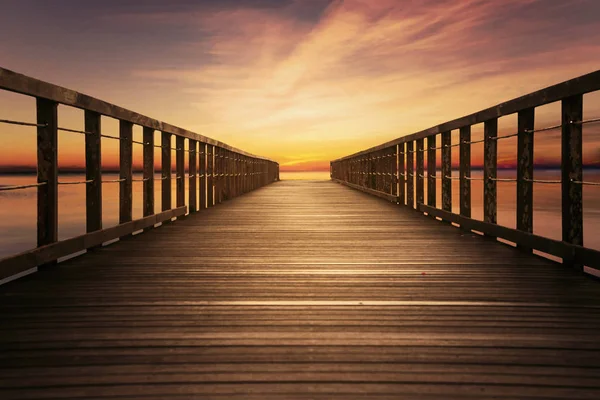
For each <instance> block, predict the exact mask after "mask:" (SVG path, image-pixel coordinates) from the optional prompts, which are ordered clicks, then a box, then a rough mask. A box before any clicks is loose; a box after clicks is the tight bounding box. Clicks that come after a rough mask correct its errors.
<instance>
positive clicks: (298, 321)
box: [0, 181, 600, 400]
mask: <svg viewBox="0 0 600 400" xmlns="http://www.w3.org/2000/svg"><path fill="white" fill-rule="evenodd" d="M378 193H381V192H378ZM420 207H421V212H423V211H424V210H425V211H427V212H429V213H431V214H434V213H441V214H440V215H441V217H446V216H448V217H449V218H458V219H456V220H453V221H458V222H460V223H465V221H464V220H463V218H465V217H460V216H456V215H453V214H451V213H448V212H443V211H441V210H436V209H432V208H429V209H426V208H424V207H427V206H424V205H421V206H420ZM183 212H185V211H183ZM473 223H474V224H480V225H482V226H480V225H474V227H476V228H480V229H484V228H485V229H487V227H488V226H489V227H490V229H494V231H492V236H498V237H502V235H504V233H502V232H503V231H502V230H503V229H507V228H503V227H501V226H497V225H495V224H485V223H484V222H482V221H474V222H473ZM513 231H515V232H516V234H517V235H531V234H528V233H525V232H520V231H517V230H513ZM407 232H408V233H407ZM117 233H118V234H119V235H121V234H122V231H119V232H117ZM92 235H94V236H95V237H96V238H98V237H100V232H97V233H93V234H92ZM367 239H368V240H367ZM527 240H529V239H527ZM423 243H434V244H435V249H436V251H431V246H423ZM529 244H530V245H531V243H529ZM556 246H558V247H556ZM560 246H570V245H568V244H566V243H562V242H559V241H558V242H557V243H551V244H550V245H548V247H549V248H560ZM582 251H587V250H582ZM596 260H598V258H596ZM586 262H589V260H588V261H586ZM597 292H598V288H597V283H596V282H595V281H593V280H591V279H586V278H585V277H583V276H582V275H581V274H580V273H578V272H577V271H574V270H572V269H569V268H563V267H562V266H560V265H558V264H556V263H553V262H550V261H548V260H543V259H540V258H538V257H535V256H533V255H531V254H526V253H523V252H521V251H518V250H517V249H514V248H512V247H509V246H506V245H502V244H499V243H497V242H496V241H493V240H489V239H487V238H483V237H481V236H479V235H475V234H470V233H468V232H465V231H464V230H459V229H455V228H453V227H451V226H449V224H440V223H439V222H437V221H435V220H433V219H432V218H426V217H424V216H422V215H420V214H419V213H417V212H413V211H412V210H409V209H408V208H405V207H398V206H397V205H396V204H394V203H393V202H390V201H381V199H378V198H375V197H374V196H370V195H367V194H365V193H361V192H359V191H358V190H352V189H350V188H348V187H346V185H337V184H334V183H331V182H316V181H312V182H311V181H308V182H294V181H284V182H280V183H277V184H276V185H270V186H269V187H267V188H264V189H261V190H258V191H256V192H254V193H252V195H250V196H244V197H240V198H237V199H234V200H232V201H228V202H226V203H224V204H223V205H222V206H219V207H214V208H211V209H210V210H206V211H205V212H203V213H200V214H199V213H197V214H195V215H190V216H189V217H188V218H186V219H185V220H183V221H178V222H177V223H174V224H168V225H165V226H164V227H161V228H160V229H153V230H151V231H149V232H148V233H144V234H143V235H136V236H134V237H133V238H131V239H130V240H127V241H119V242H117V243H115V244H112V245H110V246H105V247H102V248H101V249H99V250H97V251H95V252H94V254H92V255H89V256H83V257H78V258H74V259H71V260H69V261H66V262H65V263H60V264H58V266H57V267H56V268H53V269H51V270H46V271H44V272H42V273H38V274H33V275H31V276H29V277H28V278H27V279H23V280H20V281H16V282H11V283H9V284H7V285H3V286H0V319H1V320H2V324H1V327H0V350H1V351H0V364H2V368H0V397H1V398H28V399H36V398H61V399H62V398H69V397H71V398H91V399H94V398H108V397H111V396H112V397H124V396H128V397H131V398H152V397H156V398H158V397H160V398H177V397H210V398H256V399H258V398H260V399H264V398H267V399H277V398H286V399H315V398H318V399H332V398H334V399H347V398H348V397H352V398H354V397H358V398H363V399H368V398H373V397H377V398H381V399H394V398H398V397H399V396H400V397H402V396H403V395H404V397H410V398H415V399H432V398H437V399H461V398H489V399H492V398H506V399H508V398H511V399H515V400H516V399H522V398H524V397H528V398H529V397H530V398H555V399H558V398H569V399H572V398H589V399H595V398H597V397H598V395H599V394H600V387H599V386H598V384H597V382H598V379H600V361H599V360H600V358H599V357H598V356H599V354H600V348H599V347H598V342H597V330H598V327H599V326H600V298H598V296H597ZM148 377H151V381H152V382H151V383H150V384H149V383H148V382H149V381H148V379H149V378H148ZM249 392H253V393H249ZM357 393H358V394H357Z"/></svg>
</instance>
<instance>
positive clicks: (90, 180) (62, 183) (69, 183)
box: [57, 179, 94, 185]
mask: <svg viewBox="0 0 600 400" xmlns="http://www.w3.org/2000/svg"><path fill="white" fill-rule="evenodd" d="M91 182H94V180H93V179H88V180H86V181H73V182H57V184H59V185H85V184H88V183H91Z"/></svg>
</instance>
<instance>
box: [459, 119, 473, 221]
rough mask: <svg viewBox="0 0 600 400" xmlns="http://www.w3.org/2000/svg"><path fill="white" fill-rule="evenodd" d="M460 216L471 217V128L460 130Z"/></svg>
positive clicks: (466, 127)
mask: <svg viewBox="0 0 600 400" xmlns="http://www.w3.org/2000/svg"><path fill="white" fill-rule="evenodd" d="M459 140H460V141H459V152H460V171H459V173H460V199H459V201H460V215H462V216H463V217H469V218H470V217H471V180H470V178H471V143H470V142H471V127H470V126H465V127H463V128H460V133H459Z"/></svg>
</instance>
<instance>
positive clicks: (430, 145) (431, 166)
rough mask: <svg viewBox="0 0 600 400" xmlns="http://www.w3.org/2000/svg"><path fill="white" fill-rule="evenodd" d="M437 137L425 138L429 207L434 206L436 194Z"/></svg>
mask: <svg viewBox="0 0 600 400" xmlns="http://www.w3.org/2000/svg"><path fill="white" fill-rule="evenodd" d="M436 137H437V135H431V136H428V137H427V205H429V206H431V207H435V206H436V202H437V199H436V195H437V194H436V192H437V185H436V181H435V179H436V178H435V174H436V173H437V172H436V166H435V164H436V162H437V151H436V149H435V147H436Z"/></svg>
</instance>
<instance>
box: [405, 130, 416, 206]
mask: <svg viewBox="0 0 600 400" xmlns="http://www.w3.org/2000/svg"><path fill="white" fill-rule="evenodd" d="M414 153H415V151H414V142H413V141H410V142H407V143H406V192H407V193H406V203H407V204H408V205H409V206H410V208H415V183H414V182H415V174H414Z"/></svg>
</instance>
